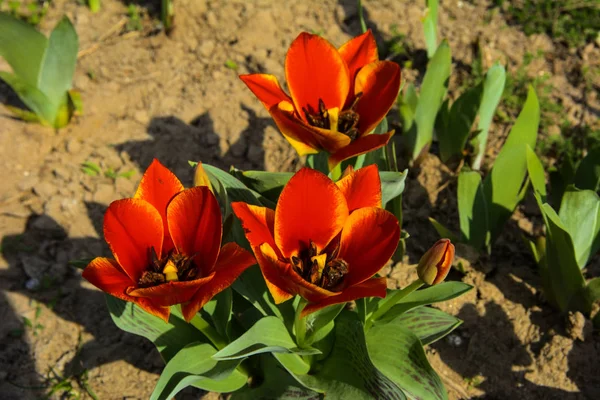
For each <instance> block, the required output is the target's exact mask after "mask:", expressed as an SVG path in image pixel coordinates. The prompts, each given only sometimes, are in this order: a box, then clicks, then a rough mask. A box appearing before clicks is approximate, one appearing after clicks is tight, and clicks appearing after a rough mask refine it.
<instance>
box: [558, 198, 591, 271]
mask: <svg viewBox="0 0 600 400" xmlns="http://www.w3.org/2000/svg"><path fill="white" fill-rule="evenodd" d="M558 215H559V217H560V220H561V221H562V223H563V225H564V228H565V230H566V231H567V232H568V233H569V235H570V236H571V239H573V246H574V248H575V257H576V259H577V265H579V268H580V269H582V268H583V267H585V264H587V262H588V260H589V258H590V257H591V256H593V255H594V254H595V253H596V251H598V245H599V244H600V242H599V241H598V240H597V238H598V237H599V234H600V197H598V194H596V192H593V191H591V190H577V189H575V188H573V187H572V186H570V187H569V188H567V191H566V192H565V194H564V196H563V200H562V203H561V206H560V211H559V213H558Z"/></svg>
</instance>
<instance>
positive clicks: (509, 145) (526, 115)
mask: <svg viewBox="0 0 600 400" xmlns="http://www.w3.org/2000/svg"><path fill="white" fill-rule="evenodd" d="M539 121H540V107H539V103H538V99H537V96H536V94H535V91H534V90H533V88H532V87H529V92H528V94H527V100H526V101H525V105H524V106H523V110H522V111H521V113H520V114H519V117H518V118H517V121H516V122H515V124H514V126H513V127H512V129H511V131H510V133H509V134H508V138H507V139H506V142H505V143H504V146H502V150H500V153H499V154H498V157H497V158H496V161H495V162H494V166H493V168H492V171H491V172H490V174H489V175H488V176H487V177H486V179H485V180H484V181H483V189H484V193H485V198H486V203H487V205H488V209H489V227H490V232H491V238H492V241H494V240H495V239H496V238H497V237H498V235H499V234H500V232H501V231H502V227H503V226H504V223H505V222H506V221H507V220H508V219H509V218H510V216H511V215H512V213H513V211H514V210H515V208H516V207H517V204H518V202H519V201H520V199H521V195H522V186H523V182H524V180H525V176H526V173H527V153H526V149H527V147H526V146H527V145H529V147H531V148H532V149H533V148H535V143H536V137H537V131H538V127H539Z"/></svg>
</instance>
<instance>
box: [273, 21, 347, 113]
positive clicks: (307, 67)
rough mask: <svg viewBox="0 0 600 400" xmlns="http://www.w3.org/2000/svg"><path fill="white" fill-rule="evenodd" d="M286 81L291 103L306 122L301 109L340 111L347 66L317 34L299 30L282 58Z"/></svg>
mask: <svg viewBox="0 0 600 400" xmlns="http://www.w3.org/2000/svg"><path fill="white" fill-rule="evenodd" d="M285 79H286V80H287V84H288V87H289V89H290V94H291V95H292V96H291V97H292V99H293V101H294V106H295V107H296V110H297V112H298V113H300V114H301V118H302V119H303V120H304V121H306V117H305V116H304V113H303V112H302V108H307V109H309V110H310V108H312V110H314V111H318V110H319V100H320V99H321V100H323V102H324V103H325V106H326V107H327V109H330V108H334V107H338V108H339V109H340V110H341V109H342V107H343V106H344V104H345V102H346V97H348V93H349V92H350V75H349V74H348V67H347V66H346V63H345V62H344V60H343V59H342V56H340V53H338V51H337V49H336V48H335V47H333V46H332V45H331V43H329V42H328V41H327V40H325V39H323V38H322V37H320V36H318V35H312V34H310V33H306V32H302V33H301V34H300V35H299V36H298V37H297V38H296V39H295V40H294V41H293V42H292V44H291V45H290V49H289V50H288V52H287V56H286V58H285Z"/></svg>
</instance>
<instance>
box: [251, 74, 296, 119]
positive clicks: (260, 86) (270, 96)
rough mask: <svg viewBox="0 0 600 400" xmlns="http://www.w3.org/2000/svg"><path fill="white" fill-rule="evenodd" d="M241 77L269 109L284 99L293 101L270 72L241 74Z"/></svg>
mask: <svg viewBox="0 0 600 400" xmlns="http://www.w3.org/2000/svg"><path fill="white" fill-rule="evenodd" d="M240 79H241V80H242V81H243V82H244V83H245V84H246V86H248V89H250V90H251V91H252V93H254V95H255V96H256V97H258V99H259V100H260V101H261V103H262V104H263V106H265V108H266V109H267V110H268V109H270V108H271V107H273V106H274V105H277V104H278V103H280V102H282V101H284V100H285V101H288V102H290V103H291V102H292V99H291V98H290V96H288V95H287V94H286V93H285V92H284V91H283V90H282V89H281V86H280V85H279V82H277V78H275V76H273V75H269V74H249V75H240Z"/></svg>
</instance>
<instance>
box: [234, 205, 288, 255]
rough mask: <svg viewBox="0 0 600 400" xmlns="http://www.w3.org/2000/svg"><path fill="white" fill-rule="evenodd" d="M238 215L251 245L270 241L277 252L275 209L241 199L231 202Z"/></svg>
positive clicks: (253, 246) (255, 245) (254, 245)
mask: <svg viewBox="0 0 600 400" xmlns="http://www.w3.org/2000/svg"><path fill="white" fill-rule="evenodd" d="M231 208H232V209H233V212H234V213H235V215H236V217H238V219H239V220H240V221H241V222H242V228H244V233H245V235H246V239H248V242H250V246H251V247H252V248H255V247H257V246H260V245H261V244H263V243H269V245H270V246H271V247H272V248H274V249H275V250H276V251H277V252H279V250H278V249H277V247H276V246H275V239H274V238H273V237H274V233H273V232H274V231H275V227H274V225H275V211H273V210H271V209H270V208H267V207H258V206H253V205H251V204H248V203H243V202H241V201H238V202H233V203H231Z"/></svg>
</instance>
